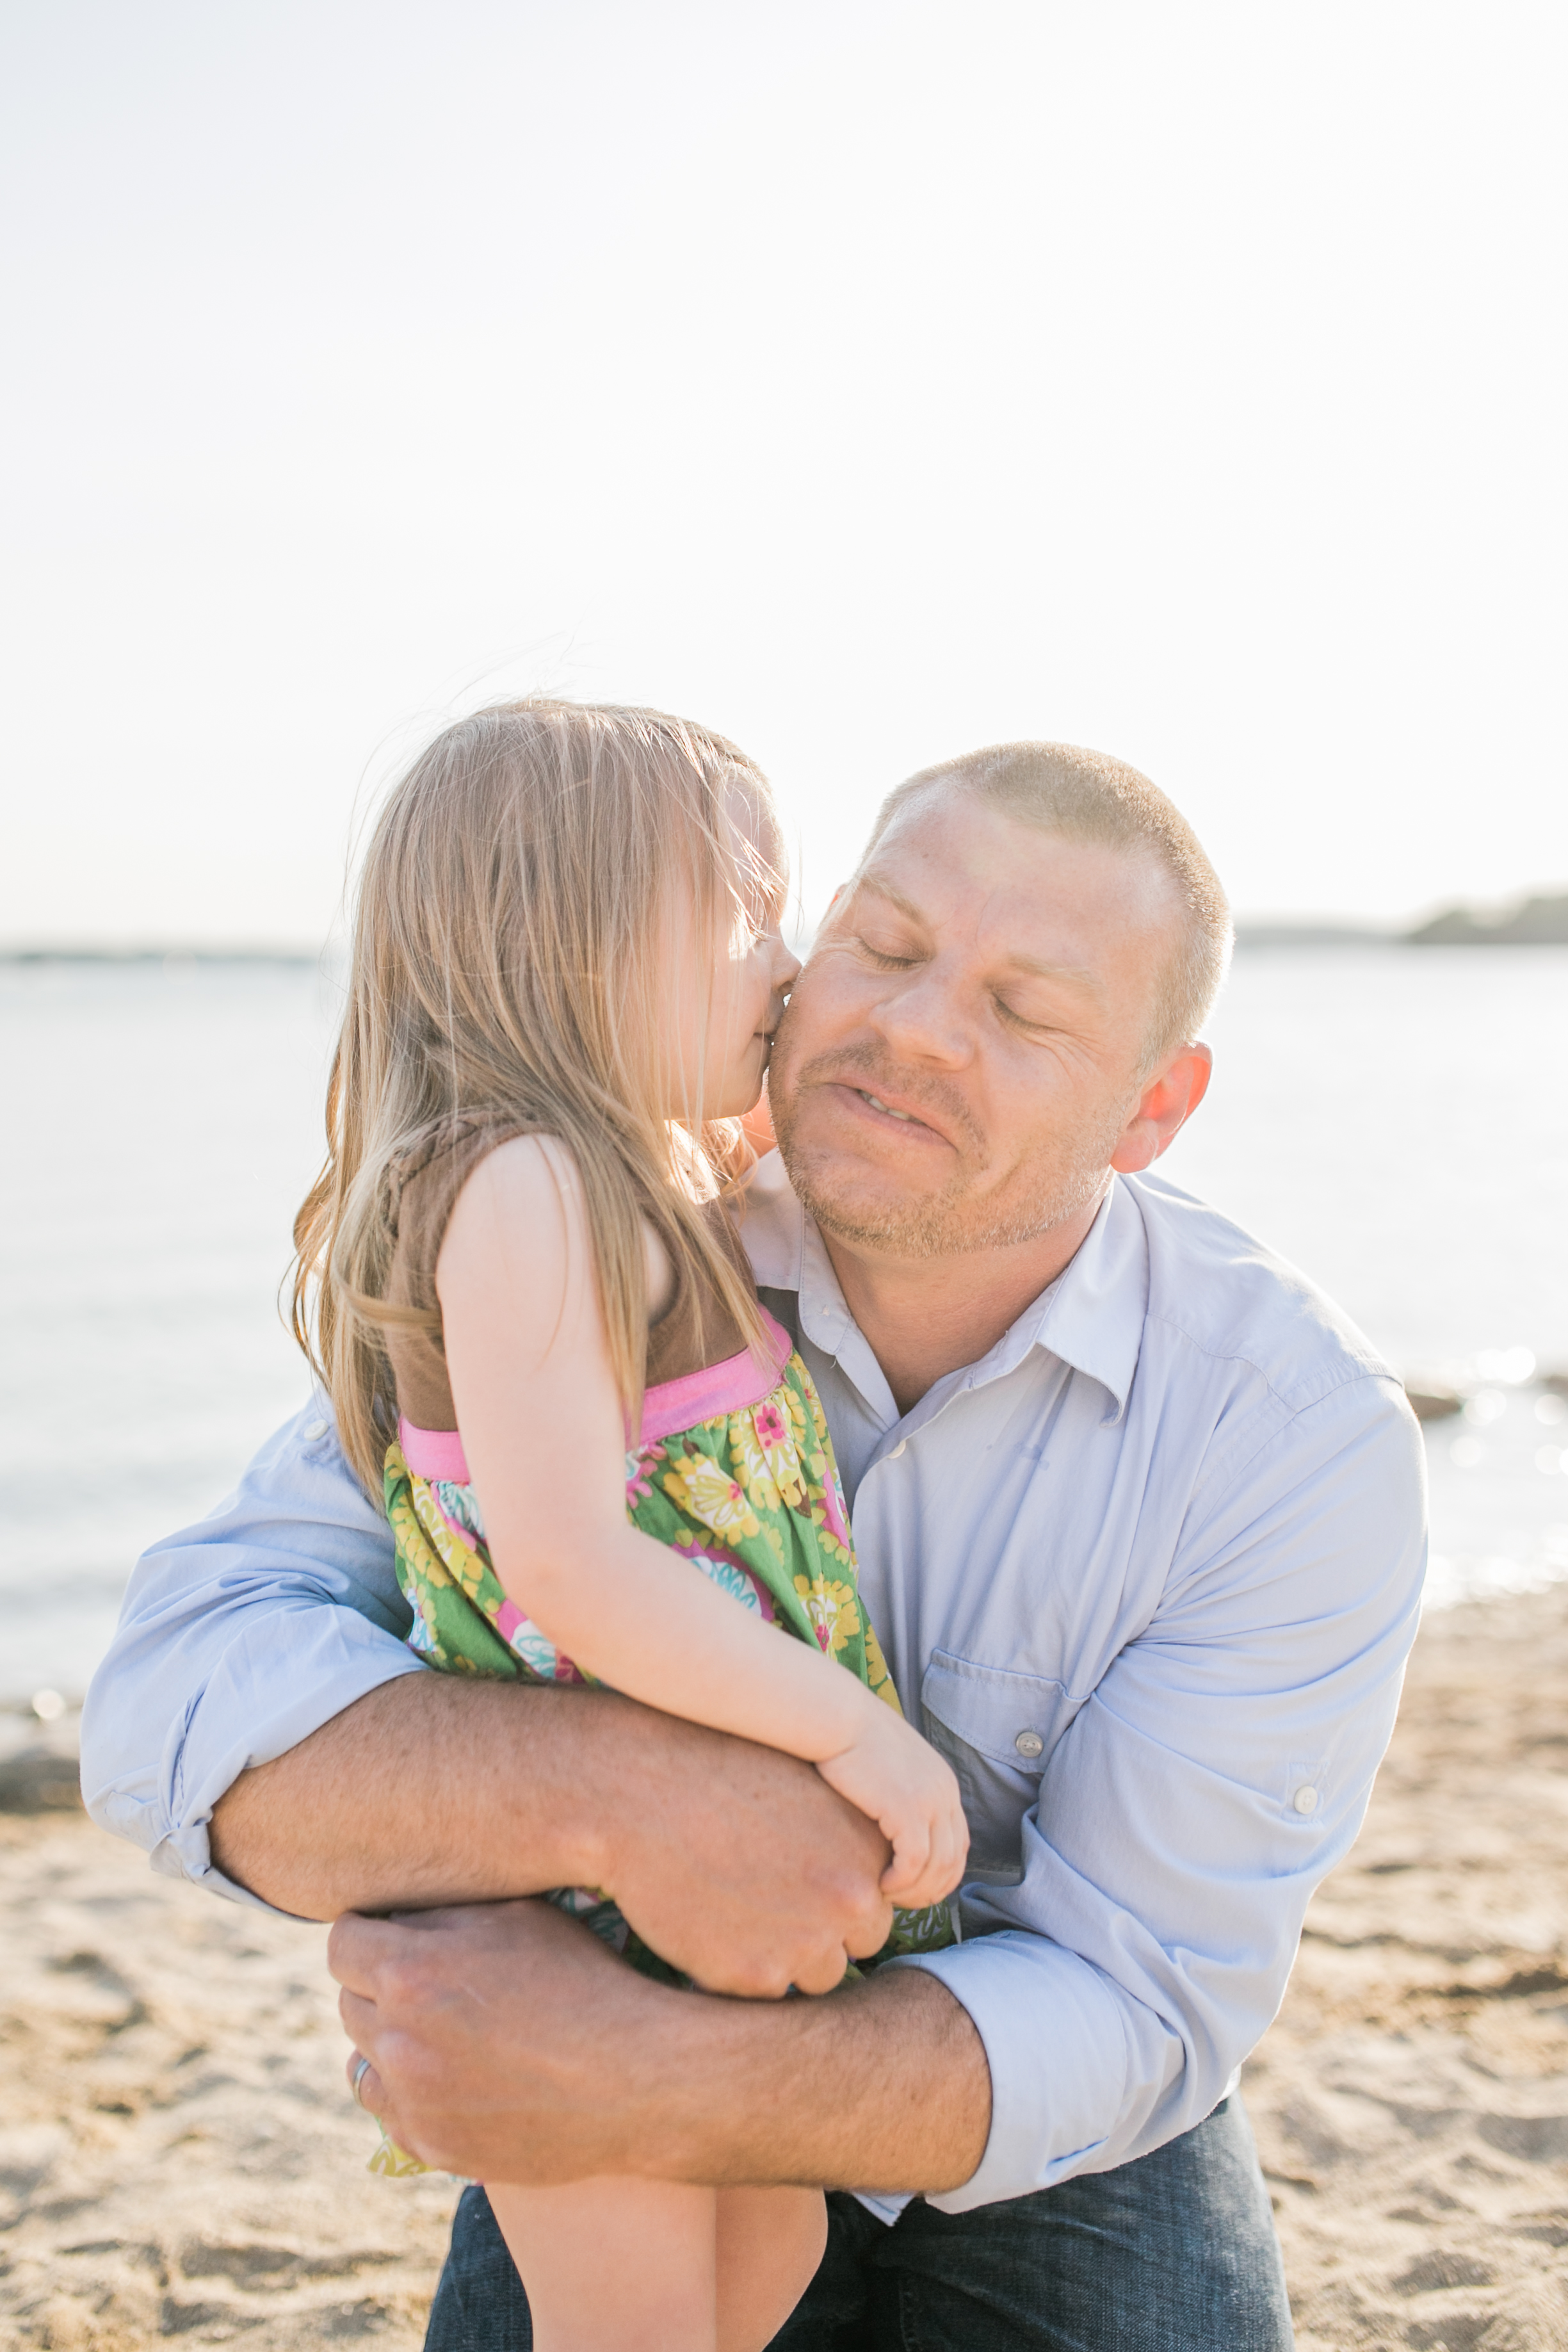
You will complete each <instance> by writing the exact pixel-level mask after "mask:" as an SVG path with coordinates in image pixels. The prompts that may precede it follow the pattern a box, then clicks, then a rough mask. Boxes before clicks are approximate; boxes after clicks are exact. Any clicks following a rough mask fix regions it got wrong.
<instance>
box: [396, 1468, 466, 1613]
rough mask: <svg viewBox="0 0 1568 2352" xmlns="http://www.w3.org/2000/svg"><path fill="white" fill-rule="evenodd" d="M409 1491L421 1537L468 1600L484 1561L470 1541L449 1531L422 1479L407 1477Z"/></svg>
mask: <svg viewBox="0 0 1568 2352" xmlns="http://www.w3.org/2000/svg"><path fill="white" fill-rule="evenodd" d="M409 1491H410V1496H411V1497H412V1500H413V1511H414V1517H416V1518H417V1519H418V1521H419V1524H420V1527H421V1528H422V1529H423V1533H424V1537H425V1540H426V1541H427V1543H429V1544H430V1545H431V1547H432V1548H433V1549H434V1551H435V1553H436V1555H437V1557H438V1558H439V1559H440V1561H441V1565H442V1567H443V1568H444V1569H445V1570H446V1573H447V1575H448V1576H449V1577H450V1578H451V1579H452V1581H453V1583H454V1584H455V1585H456V1587H457V1589H458V1591H460V1592H465V1593H466V1594H467V1596H468V1598H469V1600H470V1601H476V1600H477V1599H478V1597H479V1587H480V1585H481V1584H482V1583H483V1582H484V1580H485V1563H484V1561H483V1560H482V1559H480V1557H479V1555H478V1553H477V1552H476V1551H475V1550H474V1549H473V1548H472V1547H471V1546H470V1545H468V1544H465V1542H464V1541H463V1540H462V1538H461V1537H458V1536H455V1535H454V1534H453V1532H452V1529H451V1528H449V1527H448V1526H447V1524H446V1517H445V1514H444V1511H443V1510H442V1507H441V1506H440V1504H439V1503H438V1502H437V1501H436V1499H435V1497H434V1495H433V1494H432V1493H431V1491H430V1488H429V1486H428V1485H427V1484H426V1482H425V1480H424V1479H423V1478H413V1477H411V1478H410V1480H409ZM434 1581H435V1579H434V1578H433V1579H432V1582H434Z"/></svg>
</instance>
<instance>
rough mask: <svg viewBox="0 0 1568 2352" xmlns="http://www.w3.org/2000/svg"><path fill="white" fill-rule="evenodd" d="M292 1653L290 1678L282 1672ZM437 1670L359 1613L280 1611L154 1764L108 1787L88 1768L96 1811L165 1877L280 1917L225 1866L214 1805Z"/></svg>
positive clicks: (219, 1674) (231, 1655)
mask: <svg viewBox="0 0 1568 2352" xmlns="http://www.w3.org/2000/svg"><path fill="white" fill-rule="evenodd" d="M280 1645H284V1646H285V1647H286V1650H287V1658H288V1672H287V1675H279V1673H278V1658H279V1654H280ZM427 1671H428V1669H427V1668H426V1667H425V1666H423V1664H421V1662H420V1661H419V1659H418V1658H416V1657H415V1656H414V1654H413V1652H412V1651H411V1650H410V1649H408V1648H407V1646H406V1645H405V1644H404V1643H402V1642H400V1641H399V1640H398V1639H397V1637H396V1635H395V1634H392V1633H385V1632H383V1631H382V1628H381V1627H380V1626H378V1625H374V1624H372V1623H371V1622H370V1621H369V1620H368V1619H367V1618H365V1617H362V1616H361V1614H360V1612H358V1611H357V1610H354V1609H342V1608H329V1609H324V1608H322V1607H321V1606H320V1604H319V1602H316V1603H309V1602H301V1603H299V1604H298V1605H296V1606H293V1607H286V1608H283V1609H279V1610H277V1611H274V1612H269V1613H268V1615H267V1618H266V1620H265V1621H264V1622H262V1623H261V1624H260V1625H259V1626H258V1627H257V1628H256V1630H255V1632H254V1633H253V1634H242V1635H241V1636H240V1638H239V1639H237V1640H235V1641H233V1642H231V1643H229V1644H228V1646H227V1647H226V1648H225V1651H224V1653H223V1654H222V1655H221V1657H220V1658H219V1660H218V1662H217V1664H216V1666H215V1668H214V1673H213V1674H212V1675H211V1677H210V1679H209V1680H208V1681H207V1683H206V1684H205V1685H204V1687H203V1689H202V1691H201V1692H200V1694H199V1696H197V1698H196V1699H195V1700H194V1701H193V1704H192V1705H191V1706H190V1707H189V1708H188V1709H187V1710H186V1711H185V1712H184V1713H183V1715H181V1716H180V1717H177V1718H176V1719H175V1721H174V1722H173V1723H172V1724H171V1725H170V1727H169V1729H168V1732H167V1735H166V1737H165V1738H164V1742H163V1747H162V1753H161V1754H160V1755H159V1756H158V1757H157V1758H156V1759H154V1760H153V1761H152V1762H150V1763H149V1764H147V1765H146V1766H145V1767H144V1768H142V1769H132V1770H130V1771H122V1772H120V1774H119V1775H118V1777H116V1778H115V1779H113V1780H110V1781H109V1782H108V1783H107V1784H105V1785H103V1786H100V1787H96V1788H95V1787H92V1786H91V1785H90V1782H89V1772H88V1771H87V1770H84V1772H83V1776H82V1777H83V1784H84V1790H83V1793H84V1799H85V1802H86V1805H87V1810H88V1811H89V1814H90V1815H91V1816H92V1818H93V1820H94V1821H95V1822H97V1823H98V1824H99V1828H100V1829H106V1830H109V1831H110V1832H112V1833H113V1834H114V1835H115V1836H118V1837H125V1838H130V1839H131V1841H132V1842H133V1843H135V1844H137V1845H140V1846H141V1848H142V1849H143V1850H144V1852H145V1853H146V1854H147V1856H148V1859H149V1861H150V1862H151V1864H152V1868H153V1869H154V1870H155V1871H158V1872H159V1873H160V1874H162V1876H164V1877H166V1878H188V1879H190V1880H191V1882H192V1883H193V1885H200V1886H204V1887H205V1888H207V1889H208V1890H209V1891H210V1892H211V1893H213V1894H215V1895H226V1896H227V1897H228V1898H229V1899H230V1900H231V1901H232V1902H235V1903H246V1904H251V1905H254V1906H256V1908H258V1909H260V1910H264V1911H270V1910H273V1909H275V1908H276V1906H274V1905H272V1904H269V1903H263V1902H262V1901H261V1899H260V1897H259V1896H258V1895H252V1894H251V1893H250V1892H249V1890H248V1889H247V1888H246V1887H243V1886H240V1885H235V1882H234V1881H233V1880H232V1879H229V1878H225V1875H224V1874H223V1873H222V1872H221V1871H220V1870H218V1869H217V1868H216V1867H215V1866H214V1862H213V1857H212V1848H211V1844H210V1843H209V1837H208V1829H209V1824H210V1823H211V1821H212V1817H213V1808H214V1805H215V1804H216V1803H217V1802H218V1800H219V1799H220V1798H221V1797H222V1796H223V1795H224V1793H225V1790H227V1789H229V1788H231V1787H232V1786H233V1785H234V1783H235V1780H238V1778H239V1776H240V1774H241V1773H242V1772H246V1771H249V1770H250V1769H252V1767H253V1766H255V1765H257V1764H269V1763H271V1762H272V1760H273V1759H274V1758H275V1757H278V1756H284V1755H287V1752H288V1750H289V1749H290V1748H297V1747H298V1745H299V1743H300V1741H301V1740H302V1739H308V1738H309V1737H310V1734H311V1733H312V1732H313V1731H319V1729H320V1727H321V1726H322V1725H323V1724H324V1723H329V1722H330V1721H331V1719H332V1717H334V1716H336V1715H341V1714H342V1712H343V1710H344V1708H345V1707H350V1706H353V1705H354V1703H355V1701H356V1700H358V1699H361V1698H364V1697H367V1696H369V1694H370V1693H371V1691H373V1690H379V1689H380V1688H381V1686H382V1684H383V1683H389V1682H395V1681H396V1680H397V1679H398V1678H399V1676H400V1675H411V1674H412V1675H418V1674H424V1673H426V1672H427ZM88 1761H89V1765H90V1759H88ZM283 1916H287V1915H283Z"/></svg>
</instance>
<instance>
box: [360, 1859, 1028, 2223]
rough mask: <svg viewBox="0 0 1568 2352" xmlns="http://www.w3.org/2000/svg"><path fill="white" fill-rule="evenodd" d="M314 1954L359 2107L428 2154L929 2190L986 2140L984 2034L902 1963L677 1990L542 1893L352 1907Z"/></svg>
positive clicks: (488, 2174) (949, 2182) (435, 2158)
mask: <svg viewBox="0 0 1568 2352" xmlns="http://www.w3.org/2000/svg"><path fill="white" fill-rule="evenodd" d="M328 1951H329V1962H330V1966H331V1969H332V1973H333V1974H334V1976H336V1977H337V1978H338V1979H339V1981H340V1984H341V1985H342V1987H343V1992H342V1995H341V1998H340V2003H339V2006H340V2011H341V2012H342V2017H343V2022H344V2025H345V2026H346V2028H347V2030H348V2032H349V2034H350V2039H351V2040H352V2041H353V2042H354V2043H355V2045H356V2048H357V2050H358V2051H360V2052H362V2053H363V2054H364V2055H365V2057H367V2058H368V2059H369V2060H370V2061H371V2064H370V2068H369V2070H368V2071H367V2072H366V2073H365V2074H364V2075H363V2078H362V2080H361V2086H360V2089H361V2099H362V2101H363V2104H364V2105H365V2106H366V2107H368V2108H369V2109H370V2110H371V2113H372V2114H375V2115H378V2116H381V2118H382V2122H383V2123H384V2124H385V2126H386V2127H387V2129H388V2131H389V2132H390V2133H391V2135H392V2138H393V2139H394V2140H396V2141H397V2143H398V2144H399V2146H400V2147H406V2148H409V2149H411V2150H412V2151H413V2154H415V2155H416V2156H420V2157H423V2159H424V2160H425V2162H426V2163H427V2164H433V2165H435V2166H437V2167H439V2168H442V2169H444V2170H450V2171H454V2172H460V2173H466V2174H468V2175H470V2176H471V2177H475V2178H478V2179H486V2180H492V2181H516V2182H522V2183H526V2184H532V2185H534V2186H540V2185H544V2184H548V2183H551V2182H559V2181H565V2180H578V2179H586V2178H589V2177H590V2176H591V2175H594V2174H601V2173H632V2174H641V2175H643V2177H645V2178H650V2179H665V2180H690V2181H704V2182H710V2183H714V2184H716V2185H725V2184H728V2185H737V2184H741V2183H749V2184H755V2185H772V2184H778V2183H784V2182H793V2183H797V2184H801V2185H810V2186H817V2185H826V2186H828V2187H835V2186H843V2187H851V2188H852V2187H857V2186H858V2187H862V2188H878V2189H931V2190H938V2189H953V2188H956V2187H958V2186H959V2185H960V2183H962V2182H963V2181H965V2180H967V2179H968V2178H969V2177H970V2175H971V2174H972V2173H973V2172H974V2170H975V2168H976V2167H977V2165H978V2163H979V2161H980V2158H981V2157H982V2155H983V2154H984V2152H985V2146H986V2138H987V2134H988V2130H989V2127H990V2076H989V2074H988V2069H987V2064H986V2055H985V2051H984V2047H983V2045H982V2044H981V2042H980V2039H979V2036H978V2034H977V2032H976V2031H975V2028H974V2026H973V2024H972V2023H971V2022H970V2020H969V2018H968V2015H967V2011H965V2010H964V2009H962V2008H961V2007H960V2005H959V2004H958V2002H957V2001H956V2000H954V1999H953V1997H952V1995H951V1994H950V1993H948V1992H947V1991H946V1990H945V1988H944V1987H943V1986H942V1985H941V1984H939V1983H938V1982H937V1981H936V1979H935V1978H934V1977H931V1976H929V1975H926V1974H925V1973H924V1972H923V1971H921V1970H918V1969H901V1968H892V1969H883V1970H881V1971H879V1972H878V1974H877V1975H876V1976H875V1977H873V1979H871V1981H870V1982H869V1983H865V1984H860V1985H854V1986H852V1987H848V1988H846V1989H845V1990H842V1991H839V1992H835V1993H832V1994H831V1995H829V1996H828V1997H827V1998H825V1999H823V2000H789V2001H779V2002H758V2001H730V2000H716V1999H714V1998H712V1997H711V1996H709V1995H705V1994H701V1993H686V1992H672V1991H670V1990H666V1989H665V1988H664V1987H663V1986H661V1985H656V1984H653V1983H651V1982H650V1981H649V1980H648V1979H646V1978H645V1977H640V1976H638V1975H637V1974H636V1972H635V1971H634V1970H633V1969H629V1968H627V1967H626V1966H625V1965H624V1964H623V1963H622V1961H619V1960H617V1959H615V1958H612V1955H611V1954H610V1953H609V1952H607V1951H606V1950H605V1948H604V1947H603V1946H602V1945H601V1943H600V1942H599V1941H598V1940H597V1938H596V1937H593V1936H592V1935H591V1933H590V1932H589V1930H588V1929H587V1928H585V1927H580V1926H579V1925H578V1924H577V1923H576V1922H575V1921H572V1920H570V1919H567V1918H564V1917H563V1916H561V1914H560V1913H559V1912H558V1911H555V1910H553V1909H551V1908H550V1906H549V1905H547V1904H542V1903H507V1904H494V1905H489V1906H484V1907H481V1908H471V1909H465V1910H451V1911H440V1912H425V1913H423V1914H420V1915H417V1916H412V1917H409V1918H405V1919H396V1920H386V1919H364V1918H358V1917H352V1916H350V1917H348V1918H343V1919H340V1920H339V1922H338V1924H337V1926H336V1927H334V1928H333V1930H332V1936H331V1940H330V1943H329V1948H328ZM355 2063H357V2062H356V2061H353V2060H351V2061H350V2071H351V2070H352V2067H353V2065H354V2064H355Z"/></svg>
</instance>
